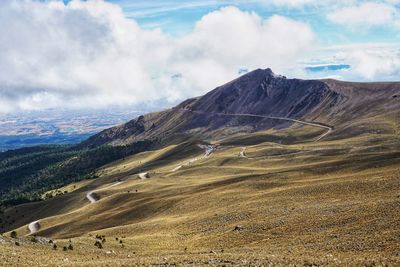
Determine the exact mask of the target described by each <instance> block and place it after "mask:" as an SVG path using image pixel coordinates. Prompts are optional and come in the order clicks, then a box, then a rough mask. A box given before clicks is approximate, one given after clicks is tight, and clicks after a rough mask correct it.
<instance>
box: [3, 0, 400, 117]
mask: <svg viewBox="0 0 400 267" xmlns="http://www.w3.org/2000/svg"><path fill="white" fill-rule="evenodd" d="M257 68H271V69H272V70H273V71H274V72H275V73H277V74H281V75H285V76H287V77H289V78H304V79H320V78H335V79H341V80H349V81H365V82H367V81H378V80H379V81H399V80H400V0H379V1H378V0H364V1H360V0H341V1H337V0H335V1H333V0H324V1H320V0H263V1H262V0H247V1H244V0H243V1H242V0H233V1H226V0H164V1H162V0H151V1H150V0H109V1H105V0H88V1H82V0H72V1H67V0H64V1H46V0H2V1H1V2H0V115H1V114H7V113H14V112H20V111H30V110H46V109H55V108H56V109H57V108H63V109H71V110H74V109H87V108H107V107H111V106H115V105H117V106H122V107H123V106H129V107H132V108H136V109H143V107H158V106H168V105H173V104H175V103H177V102H179V101H182V100H184V99H186V98H188V97H193V96H198V95H202V94H204V93H206V92H208V91H210V90H212V89H214V88H215V87H217V86H219V85H221V84H224V83H226V82H228V81H230V80H232V79H234V78H237V77H238V76H240V75H243V73H245V72H247V71H251V70H254V69H257Z"/></svg>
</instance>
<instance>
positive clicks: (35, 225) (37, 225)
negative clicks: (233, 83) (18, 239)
mask: <svg viewBox="0 0 400 267" xmlns="http://www.w3.org/2000/svg"><path fill="white" fill-rule="evenodd" d="M28 229H29V232H30V233H29V234H31V235H32V234H34V233H36V232H37V231H39V229H40V223H39V221H34V222H31V223H30V224H29V225H28Z"/></svg>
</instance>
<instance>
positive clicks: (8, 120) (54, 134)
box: [0, 108, 141, 151]
mask: <svg viewBox="0 0 400 267" xmlns="http://www.w3.org/2000/svg"><path fill="white" fill-rule="evenodd" d="M139 114H141V112H140V111H130V110H128V111H125V110H120V109H118V108H115V109H110V110H100V111H96V110H87V111H57V110H48V111H41V112H39V111H38V112H25V113H20V114H12V115H3V116H2V117H0V151H6V150H10V149H18V148H22V147H28V146H35V145H44V144H75V143H79V142H81V141H83V140H85V139H87V138H88V137H89V136H91V135H93V134H96V133H98V132H100V131H101V130H104V129H106V128H109V127H111V126H115V125H118V124H122V123H124V122H126V121H127V120H129V119H131V118H132V117H136V116H138V115H139Z"/></svg>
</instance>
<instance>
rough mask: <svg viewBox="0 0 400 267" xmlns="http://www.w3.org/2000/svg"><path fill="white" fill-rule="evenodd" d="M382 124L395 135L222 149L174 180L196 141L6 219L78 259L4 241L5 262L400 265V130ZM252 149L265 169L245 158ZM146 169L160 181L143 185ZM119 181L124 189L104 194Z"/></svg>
mask: <svg viewBox="0 0 400 267" xmlns="http://www.w3.org/2000/svg"><path fill="white" fill-rule="evenodd" d="M382 124H384V127H385V128H384V132H385V134H383V133H380V134H379V133H376V134H375V133H374V131H375V130H374V129H373V128H374V127H375V126H373V125H371V126H365V125H366V124H364V126H363V127H366V128H368V127H369V128H368V129H366V130H365V132H368V134H363V135H360V136H358V137H352V138H340V136H337V137H336V138H332V137H331V138H330V139H331V140H329V138H328V141H321V142H316V143H314V142H309V141H308V140H310V139H309V138H306V137H308V136H310V137H311V136H314V135H315V133H311V132H310V130H311V131H314V130H315V129H313V128H312V129H310V128H309V127H307V126H305V127H295V128H292V129H285V130H284V131H279V132H277V133H275V132H273V131H268V132H265V133H256V134H252V135H249V136H246V137H245V138H240V137H233V138H231V139H225V140H219V141H220V143H222V144H223V147H222V148H221V149H220V150H218V151H217V152H215V153H214V154H213V155H212V156H211V157H209V158H207V159H201V160H199V161H196V162H193V163H191V164H190V165H188V166H184V167H182V168H181V169H179V170H178V171H176V172H171V170H172V169H173V168H175V167H176V166H178V165H180V164H181V163H182V162H185V161H187V160H189V159H191V158H194V157H197V156H201V154H202V151H201V150H199V149H198V148H197V146H196V145H195V143H184V144H180V145H177V146H170V147H166V148H164V149H162V150H158V151H152V152H144V153H140V154H138V155H135V156H131V157H129V158H126V159H125V160H120V161H117V162H114V163H112V164H109V165H107V166H105V167H103V168H102V169H99V170H98V174H99V175H100V178H98V179H96V180H92V181H89V182H85V183H79V184H76V185H75V188H74V187H72V190H71V187H69V189H70V190H71V191H72V192H69V193H68V194H65V195H62V196H57V197H54V198H52V199H49V200H47V201H44V202H38V203H30V204H25V205H21V206H17V207H14V208H11V209H9V210H7V211H6V214H5V215H6V216H10V218H9V219H10V220H14V219H15V220H16V221H17V222H16V224H15V226H18V225H23V226H21V227H20V228H18V229H17V232H18V234H19V235H25V234H27V233H28V230H27V226H26V224H27V223H29V222H31V221H34V220H37V219H41V220H40V222H41V224H42V229H41V230H40V231H39V232H38V233H37V235H39V236H46V237H51V238H54V239H56V240H57V242H58V243H59V247H60V246H64V245H67V244H68V240H69V239H70V238H71V240H72V243H73V244H74V246H75V249H74V251H68V252H62V251H59V250H58V251H54V252H52V250H51V247H50V246H49V245H40V244H32V243H30V242H25V243H24V244H23V245H22V246H20V247H18V248H17V247H16V246H14V245H10V244H4V245H1V242H0V251H1V253H0V262H5V263H7V265H18V266H22V265H25V264H26V265H28V264H29V263H31V262H36V263H39V262H49V259H50V258H51V259H52V260H51V263H52V264H53V263H54V264H57V265H87V266H99V265H106V264H110V265H116V266H118V265H122V264H125V265H128V264H137V263H142V264H145V265H148V264H161V263H166V262H168V263H184V264H187V263H190V262H195V263H200V264H204V263H214V262H215V263H220V264H223V263H224V262H225V264H228V265H229V264H243V261H247V262H253V263H257V262H272V263H275V264H278V265H287V264H288V263H298V264H307V263H316V264H328V265H337V266H343V265H361V264H367V263H371V264H372V262H375V263H382V262H384V263H391V264H392V265H398V264H400V258H399V250H400V230H399V229H400V221H399V220H398V218H399V217H400V205H399V204H400V194H399V191H398V188H399V185H400V179H399V178H400V177H399V173H400V141H399V136H398V131H397V130H398V128H396V127H397V125H398V124H397V123H396V122H394V123H393V125H394V126H393V127H392V126H390V125H391V123H390V122H385V123H383V122H382ZM388 125H389V126H388ZM382 127H383V126H382ZM275 134H277V135H280V136H286V135H291V136H292V137H293V138H287V137H285V138H286V139H285V140H287V141H288V142H291V144H285V142H282V143H283V144H277V143H275V142H276V141H282V139H280V138H279V137H277V136H276V135H275ZM304 138H306V139H304ZM302 139H303V140H304V141H301V140H302ZM216 141H217V140H216ZM271 141H275V142H271ZM242 146H247V150H246V154H247V156H248V157H254V158H257V159H246V158H240V157H238V154H239V152H240V150H241V147H242ZM141 171H149V172H150V179H147V180H140V179H138V177H137V173H139V172H141ZM116 181H123V183H122V184H120V185H118V186H115V187H112V188H109V189H105V190H101V188H102V187H105V186H107V185H109V184H112V183H114V182H116ZM94 189H99V191H98V192H97V193H98V195H100V197H101V200H100V201H98V202H97V203H94V204H89V202H88V201H87V199H85V195H86V193H87V192H88V191H90V190H94ZM136 190H137V192H136ZM22 214H23V215H24V217H22ZM239 225H240V226H241V229H240V231H234V229H235V227H236V226H239ZM96 234H102V235H105V236H106V239H107V241H106V242H105V243H104V249H102V250H99V249H97V248H96V247H94V246H93V243H94V242H95V239H94V236H95V235H96ZM116 237H118V238H122V237H123V238H122V239H123V244H124V247H122V246H121V244H119V241H117V240H115V238H116ZM185 248H186V250H185ZM106 251H113V252H112V253H111V254H106ZM14 254H15V255H14ZM65 258H68V261H66V260H65Z"/></svg>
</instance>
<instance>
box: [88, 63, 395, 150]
mask: <svg viewBox="0 0 400 267" xmlns="http://www.w3.org/2000/svg"><path fill="white" fill-rule="evenodd" d="M374 88H375V89H374ZM376 88H378V89H376ZM397 94H400V83H398V82H386V83H380V82H378V83H354V82H343V81H337V80H332V79H325V80H302V79H288V78H286V77H285V76H280V75H276V74H274V73H273V71H272V70H271V69H269V68H267V69H256V70H254V71H252V72H249V73H247V74H245V75H243V76H241V77H239V78H237V79H234V80H233V81H230V82H228V83H226V84H224V85H222V86H218V87H216V88H215V89H213V90H211V91H210V92H208V93H206V94H205V95H203V96H200V97H195V98H190V99H187V100H185V101H183V102H182V103H180V104H178V105H177V106H175V107H173V108H170V109H167V110H164V111H160V112H154V113H149V114H145V115H142V116H139V117H137V118H135V119H133V120H131V121H129V122H127V123H126V124H122V125H120V126H116V127H112V128H109V129H106V130H104V131H102V132H100V133H98V134H97V135H94V136H92V137H90V138H89V139H88V140H86V141H84V142H82V143H81V144H80V145H81V146H83V147H85V146H87V147H95V146H99V145H106V144H109V145H121V144H130V143H133V142H136V141H141V140H145V139H149V140H156V139H160V138H161V139H164V142H169V141H168V140H169V139H171V140H175V138H177V137H178V138H179V139H182V140H183V139H185V138H190V136H193V135H196V136H197V137H198V138H199V139H207V138H210V137H212V138H219V137H223V136H224V134H223V133H222V134H221V132H223V131H222V130H221V129H223V128H224V129H229V130H230V132H234V133H241V132H255V131H259V130H267V129H271V128H274V127H278V126H280V125H281V126H282V124H284V125H283V127H288V126H290V124H288V123H287V122H284V121H276V120H275V121H274V120H268V119H266V118H255V117H253V118H251V117H248V118H243V117H242V118H235V117H221V116H215V114H217V113H226V114H238V113H248V114H254V115H265V116H272V117H281V118H288V119H299V120H300V119H302V120H305V121H312V122H317V123H321V124H325V125H331V126H333V124H335V123H336V124H338V123H339V124H342V123H345V122H346V118H348V117H351V116H349V115H348V114H345V113H346V112H349V111H350V110H355V111H357V110H361V114H359V115H361V116H365V115H366V114H368V113H371V108H372V111H374V108H375V107H377V106H379V104H380V103H381V102H382V101H385V100H387V101H386V102H390V101H391V102H393V103H391V104H390V106H391V107H392V109H393V110H395V111H397V110H399V108H400V105H399V102H398V101H395V98H393V97H392V96H393V95H397ZM386 104H387V103H385V105H386ZM366 107H368V109H369V110H366ZM377 108H379V107H377ZM183 109H187V110H195V111H199V112H201V114H194V113H193V114H188V113H187V112H182V110H183ZM344 110H345V111H346V112H344ZM339 115H340V119H339V121H338V119H337V118H335V117H338V116H339ZM285 125H286V126H285Z"/></svg>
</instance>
